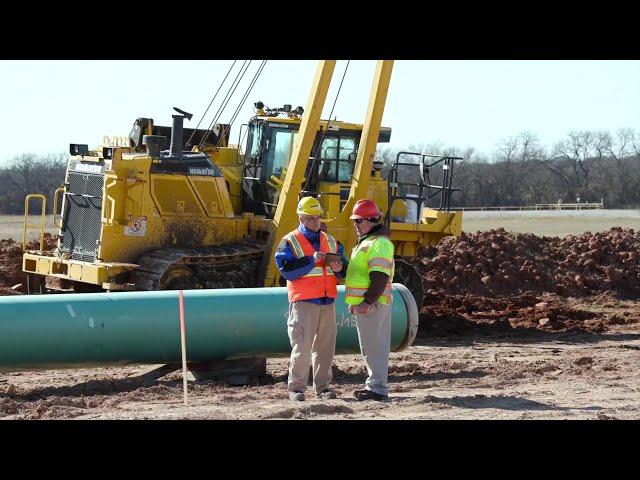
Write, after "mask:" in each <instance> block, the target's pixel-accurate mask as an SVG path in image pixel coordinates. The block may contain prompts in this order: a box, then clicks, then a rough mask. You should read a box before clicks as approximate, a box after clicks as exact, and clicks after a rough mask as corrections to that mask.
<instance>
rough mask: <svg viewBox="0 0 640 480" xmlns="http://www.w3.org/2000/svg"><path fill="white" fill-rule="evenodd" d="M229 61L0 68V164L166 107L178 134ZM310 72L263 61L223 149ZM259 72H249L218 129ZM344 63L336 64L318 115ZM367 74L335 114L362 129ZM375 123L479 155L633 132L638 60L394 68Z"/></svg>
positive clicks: (165, 118)
mask: <svg viewBox="0 0 640 480" xmlns="http://www.w3.org/2000/svg"><path fill="white" fill-rule="evenodd" d="M231 63H232V62H231V61H230V60H224V61H223V60H216V61H146V60H145V61H134V60H127V61H104V60H95V61H85V60H76V61H57V60H46V61H32V60H29V61H6V60H5V61H0V67H1V74H0V104H1V105H2V115H1V117H0V164H4V163H5V162H6V161H7V160H9V159H11V158H12V157H13V156H15V155H18V154H20V153H27V152H29V153H36V154H47V153H57V152H66V151H67V150H68V144H69V143H87V144H89V145H90V146H91V147H93V146H96V145H98V144H99V143H101V141H102V137H103V136H104V135H127V134H128V133H129V130H130V128H131V125H132V124H133V121H134V120H135V119H136V118H137V117H151V118H153V119H154V120H155V122H156V124H161V125H170V124H171V113H172V107H173V106H176V107H179V108H182V109H184V110H187V111H189V112H191V113H193V114H194V118H193V120H192V121H191V122H187V123H186V125H185V126H187V127H194V126H195V125H196V123H197V121H198V120H200V117H201V116H202V114H203V113H204V110H205V108H206V107H207V105H208V104H209V101H210V100H211V97H212V96H213V94H214V93H215V90H216V89H217V87H218V85H219V84H220V82H221V81H222V79H223V78H224V75H225V74H226V72H227V70H228V68H229V66H230V65H231ZM240 63H241V62H238V64H237V65H236V68H238V67H239V65H240ZM316 63H317V62H316V61H312V60H298V61H284V60H277V61H276V60H273V61H269V62H268V63H267V65H266V67H265V69H264V72H263V74H262V76H261V77H260V79H259V80H258V82H257V84H256V85H255V87H254V89H253V92H252V93H251V95H250V97H249V98H248V100H247V102H246V104H245V106H244V108H243V109H242V110H241V112H240V114H239V116H238V120H237V121H236V124H235V125H234V129H233V130H232V143H236V142H237V137H238V127H237V126H236V125H240V123H242V122H246V121H247V120H248V118H249V117H250V116H251V115H252V112H253V102H254V101H256V100H258V99H260V100H262V101H264V102H265V104H267V105H268V106H271V107H276V106H282V105H283V104H285V103H290V104H292V105H293V106H294V107H295V106H297V105H302V106H305V105H306V101H307V96H308V94H309V89H310V86H311V81H312V79H313V75H314V72H315V68H316ZM258 65H259V62H258V61H254V62H253V63H252V65H251V67H250V69H249V72H248V74H247V75H246V76H245V80H244V82H243V83H242V84H241V85H240V87H239V88H238V90H237V91H236V96H235V97H234V98H233V99H232V101H231V102H230V104H229V107H228V108H227V110H226V111H225V113H224V114H223V116H222V118H221V121H222V122H228V121H229V118H230V116H231V114H232V113H233V111H234V110H235V107H236V106H237V103H238V101H239V99H240V95H238V93H240V91H242V92H244V89H245V87H246V85H247V84H248V82H249V80H250V77H251V76H252V74H253V72H254V71H255V69H256V68H257V67H258ZM345 65H346V61H344V60H342V61H339V62H338V64H337V66H336V70H335V73H334V77H333V82H332V86H331V90H330V91H329V96H328V99H327V104H326V106H325V112H324V115H325V116H326V115H328V113H329V111H330V108H331V104H332V103H333V100H334V96H335V92H336V90H337V86H338V84H339V82H340V78H341V76H342V72H343V70H344V67H345ZM374 67H375V62H374V61H352V62H351V64H350V66H349V71H348V73H347V76H346V79H345V82H344V86H343V87H342V91H341V94H340V97H339V98H338V102H337V105H336V108H335V111H334V116H337V117H338V119H339V120H347V121H354V122H362V121H363V119H364V114H365V111H366V107H367V101H368V96H369V92H370V87H371V79H372V75H373V71H374ZM225 91H226V90H225ZM220 99H221V95H220V96H219V97H218V99H216V102H215V103H214V108H213V110H210V112H209V114H208V115H207V117H205V121H204V122H203V124H202V125H201V128H202V126H204V125H207V124H208V123H209V121H210V120H211V118H212V115H213V112H214V111H215V109H217V106H218V105H219V100H220ZM383 124H384V125H385V126H390V127H392V128H393V133H392V136H391V144H390V145H391V146H392V147H398V148H399V147H406V146H408V145H410V144H417V143H423V144H432V143H436V142H440V143H441V144H443V145H445V146H456V147H459V148H466V147H475V148H476V149H477V150H479V151H480V152H483V153H485V154H490V153H491V152H493V150H494V149H495V147H496V144H497V143H498V142H499V141H500V140H502V139H504V138H506V137H509V136H515V135H517V134H519V133H521V132H523V131H530V132H532V133H535V134H537V135H538V136H539V138H540V140H541V142H542V144H543V145H545V146H551V145H552V144H553V143H555V142H557V141H558V140H560V139H562V138H563V137H564V136H566V134H567V133H568V132H569V131H571V130H609V131H611V133H613V132H614V131H615V130H617V129H618V128H623V127H631V128H636V129H639V130H640V61H565V60H554V61H511V60H508V61H507V60H504V61H483V60H473V61H471V60H469V61H463V60H455V61H397V62H396V63H395V66H394V70H393V76H392V80H391V85H390V90H389V95H388V99H387V105H386V109H385V114H384V120H383Z"/></svg>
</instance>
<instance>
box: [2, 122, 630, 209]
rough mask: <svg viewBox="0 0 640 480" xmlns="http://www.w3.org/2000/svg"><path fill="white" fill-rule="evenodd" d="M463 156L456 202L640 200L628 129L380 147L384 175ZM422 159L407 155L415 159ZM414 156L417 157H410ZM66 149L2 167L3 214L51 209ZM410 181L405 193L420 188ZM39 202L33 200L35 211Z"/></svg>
mask: <svg viewBox="0 0 640 480" xmlns="http://www.w3.org/2000/svg"><path fill="white" fill-rule="evenodd" d="M401 151H409V152H416V153H422V154H433V155H443V156H454V157H460V158H461V160H456V161H455V165H454V167H453V187H455V188H458V189H459V190H458V191H456V192H455V193H454V194H453V195H452V197H451V206H452V207H500V206H518V205H535V204H539V203H557V202H558V201H559V200H560V201H562V202H563V203H575V202H576V201H579V202H600V201H601V200H602V201H603V202H604V205H605V207H606V208H638V207H639V206H640V132H636V131H635V130H634V129H632V128H623V129H619V130H617V131H616V132H615V133H613V134H611V133H610V132H607V131H598V132H594V131H574V132H570V133H569V134H567V136H566V137H565V138H564V139H562V140H560V141H559V142H557V143H556V144H555V145H553V146H552V147H545V146H543V145H542V144H541V142H540V140H539V139H538V137H537V136H536V135H535V134H533V133H530V132H523V133H521V134H519V135H517V136H515V137H509V138H506V139H504V140H502V141H500V142H499V143H498V145H497V146H496V149H495V151H494V152H493V153H492V154H490V155H485V154H483V153H480V152H478V151H476V150H475V149H474V148H466V149H460V148H457V147H445V146H443V145H441V144H437V143H436V144H416V145H409V146H408V147H407V148H402V149H393V148H381V149H379V151H378V159H379V160H380V161H382V162H383V164H384V167H383V170H382V173H383V176H384V177H385V178H386V176H387V175H388V172H389V169H390V167H391V165H392V164H393V162H394V161H395V160H396V158H397V154H398V152H401ZM415 158H416V157H407V156H404V157H402V161H406V162H410V161H415ZM410 159H413V160H410ZM66 163H67V161H66V155H65V154H62V153H60V154H49V155H36V154H22V155H19V156H16V157H14V158H13V159H12V160H10V161H9V162H8V164H7V166H6V167H4V168H2V167H0V214H22V213H23V211H24V198H25V196H26V195H27V194H29V193H44V194H45V195H46V196H47V199H48V202H47V213H51V211H52V208H53V202H52V199H53V192H54V191H55V190H56V189H57V188H58V187H60V185H61V184H62V182H63V180H64V175H65V170H66ZM416 173H418V171H417V170H416V169H413V170H411V169H408V170H407V171H406V172H405V174H404V178H402V175H400V180H401V181H406V182H410V181H414V182H415V181H416V180H415V179H416V178H417V177H416ZM431 175H432V177H431V178H430V182H431V183H433V184H437V183H438V181H439V180H440V179H441V175H442V169H441V168H440V169H439V168H437V167H435V168H433V169H432V172H431ZM416 192H417V191H416V189H415V188H413V187H411V186H406V187H404V191H403V192H400V193H401V194H406V193H416ZM37 208H39V206H37V205H36V202H34V206H33V210H34V213H35V212H36V210H37Z"/></svg>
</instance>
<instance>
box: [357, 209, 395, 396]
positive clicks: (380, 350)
mask: <svg viewBox="0 0 640 480" xmlns="http://www.w3.org/2000/svg"><path fill="white" fill-rule="evenodd" d="M350 218H351V219H352V220H353V221H354V226H355V229H356V231H357V233H358V243H356V246H355V247H354V248H353V251H352V253H351V259H350V260H349V263H348V265H347V267H346V280H345V288H346V290H345V292H346V302H347V304H348V305H349V312H350V313H351V314H352V315H353V316H354V317H355V320H356V327H357V329H358V339H359V340H360V350H361V352H362V356H363V358H364V362H365V364H366V365H367V371H368V373H369V376H368V377H367V379H366V381H365V388H364V389H363V390H357V391H356V392H355V397H356V399H358V400H386V399H387V398H388V387H387V379H388V373H389V350H390V349H391V303H392V300H393V296H392V292H391V282H392V279H393V273H394V268H395V263H394V261H393V251H394V248H393V243H391V240H390V239H389V234H388V232H387V231H386V229H385V226H384V224H382V223H381V221H382V213H381V212H380V210H379V209H378V207H377V205H376V204H375V202H373V201H372V200H358V202H356V204H355V206H354V207H353V211H352V215H351V217H350Z"/></svg>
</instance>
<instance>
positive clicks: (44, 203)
mask: <svg viewBox="0 0 640 480" xmlns="http://www.w3.org/2000/svg"><path fill="white" fill-rule="evenodd" d="M32 198H40V199H41V200H42V209H41V212H40V224H39V225H37V224H31V223H29V200H31V199H32ZM46 212H47V197H45V196H44V195H43V194H41V193H30V194H29V195H27V196H26V197H25V199H24V230H23V232H22V251H23V252H26V251H27V229H28V228H39V229H40V251H43V250H44V223H45V215H46Z"/></svg>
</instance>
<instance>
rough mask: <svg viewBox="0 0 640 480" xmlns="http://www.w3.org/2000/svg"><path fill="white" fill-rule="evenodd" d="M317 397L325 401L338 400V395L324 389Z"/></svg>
mask: <svg viewBox="0 0 640 480" xmlns="http://www.w3.org/2000/svg"><path fill="white" fill-rule="evenodd" d="M316 396H318V397H320V398H321V399H323V400H333V399H335V398H336V394H335V393H334V392H332V391H331V390H329V389H328V388H326V389H324V390H323V391H321V392H320V393H316Z"/></svg>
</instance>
